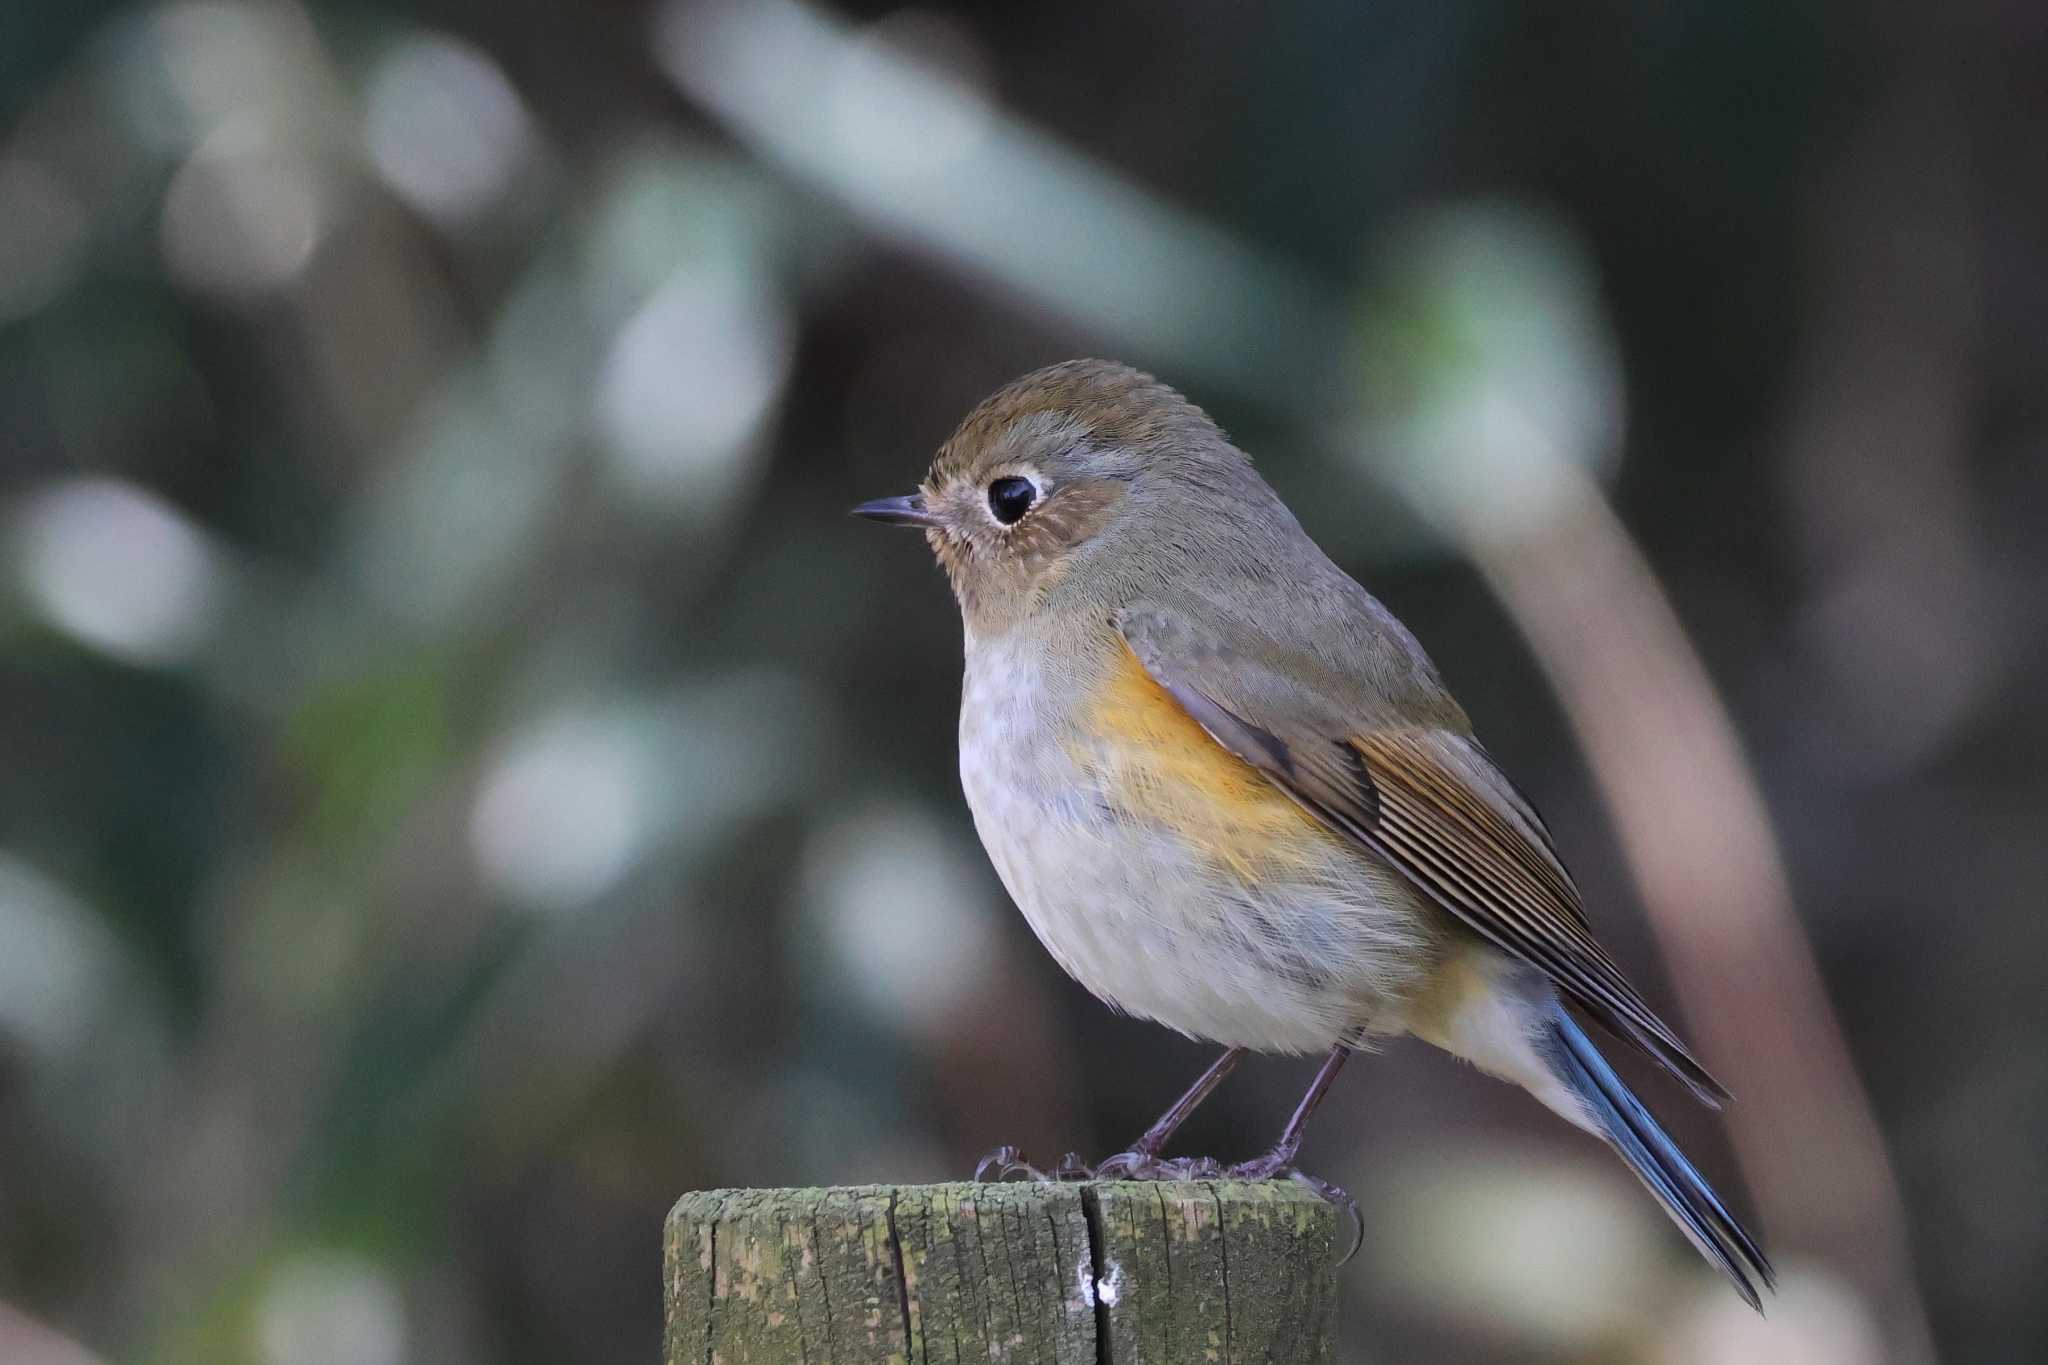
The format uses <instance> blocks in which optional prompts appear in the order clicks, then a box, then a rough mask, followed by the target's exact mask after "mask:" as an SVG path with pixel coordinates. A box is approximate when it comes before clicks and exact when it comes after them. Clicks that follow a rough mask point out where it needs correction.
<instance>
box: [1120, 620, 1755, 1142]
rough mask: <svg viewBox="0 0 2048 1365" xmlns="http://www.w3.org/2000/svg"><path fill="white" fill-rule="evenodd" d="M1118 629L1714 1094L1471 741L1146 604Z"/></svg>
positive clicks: (1482, 923) (1346, 818)
mask: <svg viewBox="0 0 2048 1365" xmlns="http://www.w3.org/2000/svg"><path fill="white" fill-rule="evenodd" d="M1117 626H1118V629H1119V630H1120V631H1121V632H1122V634H1123V637H1124V639H1125V641H1126V642H1127V643H1128V644H1129V645H1130V647H1131V651H1132V653H1133V654H1135V655H1136V656H1137V659H1138V661H1139V663H1141V664H1142V665H1144V667H1145V670H1146V671H1147V672H1148V673H1149V674H1151V676H1152V678H1153V679H1154V680H1155V681H1156V682H1158V683H1159V685H1160V686H1161V687H1162V688H1164V689H1165V690H1166V692H1167V694H1168V695H1169V696H1171V697H1173V698H1174V700H1175V701H1176V702H1178V703H1179V704H1180V706H1181V707H1182V708H1183V709H1184V710H1186V711H1187V713H1188V714H1189V716H1191V717H1192V718H1193V719H1194V720H1195V721H1196V722H1197V723H1198V724H1199V725H1201V727H1202V728H1203V730H1205V731H1206V732H1207V733H1208V734H1209V737H1210V738H1212V739H1214V740H1215V741H1216V742H1217V743H1218V744H1220V745H1221V746H1222V747H1223V748H1225V749H1226V750H1228V751H1229V752H1231V753H1232V754H1235V755H1236V756H1237V757H1238V758H1240V759H1242V760H1243V761H1244V762H1246V763H1248V764H1250V765H1251V766H1252V767H1253V768H1255V769H1257V770H1258V771H1259V772H1261V773H1263V774H1264V775H1265V776H1266V778H1267V779H1268V780H1269V781H1271V782H1273V783H1274V784H1275V785H1276V786H1278V787H1279V788H1280V790H1282V791H1283V792H1285V793H1287V795H1288V796H1290V797H1291V798H1293V799H1294V800H1295V801H1296V802H1298V803H1299V804H1300V805H1301V806H1302V807H1303V808H1304V809H1306V810H1307V811H1309V812H1310V813H1311V814H1313V815H1315V816H1316V817H1317V818H1318V819H1320V820H1321V821H1322V822H1323V823H1324V824H1325V825H1327V826H1329V827H1330V828H1331V829H1333V830H1335V831H1336V832H1337V833H1339V834H1341V835H1344V836H1346V837H1348V838H1350V839H1352V840H1353V841H1354V842H1356V843H1358V844H1359V845H1361V846H1362V847H1363V848H1364V849H1366V850H1367V851H1368V852H1369V853H1371V854H1372V855H1374V856H1376V857H1377V858H1379V859H1380V860H1381V861H1382V862H1384V863H1386V864H1388V865H1390V866H1391V867H1393V868H1394V869H1395V870H1396V871H1398V872H1399V873H1400V874H1401V875H1402V876H1403V877H1404V878H1405V879H1406V880H1407V881H1408V882H1409V883H1410V884H1412V885H1414V886H1415V887H1416V888H1417V889H1418V890H1420V891H1422V892H1423V893H1424V894H1425V895H1427V896H1429V897H1430V898H1431V899H1432V900H1434V901H1435V902H1436V903H1437V904H1438V905H1440V906H1442V907H1443V908H1444V909H1445V910H1447V911H1448V912H1450V913H1451V914H1452V915H1453V916H1455V917H1456V918H1457V919H1458V920H1460V921H1462V922H1463V923H1464V924H1465V925H1466V926H1468V927H1469V928H1470V929H1472V930H1473V931H1474V932H1476V933H1478V934H1479V935H1480V936H1481V937H1482V938H1484V939H1486V940H1487V941H1488V942H1490V943H1492V944H1494V945H1495V946H1496V947H1498V948H1500V949H1502V950H1503V951H1505V952H1508V953H1510V954H1512V955H1514V956H1516V957H1519V958H1521V959H1522V960H1524V961H1526V962H1528V963H1530V964H1531V965H1533V966H1535V967H1536V968H1537V969H1539V970H1540V971H1542V972H1543V973H1544V974H1545V975H1546V976H1548V977H1549V978H1550V979H1551V980H1552V981H1553V982H1555V983H1556V985H1557V987H1558V989H1560V990H1561V991H1563V992H1564V994H1565V995H1566V997H1567V998H1569V999H1570V1000H1572V1001H1573V1002H1574V1003H1575V1004H1577V1005H1578V1006H1579V1007H1580V1008H1581V1009H1584V1010H1585V1011H1586V1012H1587V1014H1589V1015H1590V1016H1591V1017H1592V1018H1594V1019H1595V1020H1597V1021H1598V1022H1599V1023H1600V1024H1601V1025H1602V1026H1603V1027H1605V1028H1607V1029H1609V1030H1611V1031H1612V1032H1614V1033H1616V1034H1617V1035H1619V1036H1620V1037H1622V1038H1625V1039H1627V1040H1628V1041H1630V1042H1632V1043H1634V1044H1635V1045H1636V1046H1638V1047H1640V1048H1642V1049H1643V1051H1645V1052H1647V1053H1648V1054H1649V1055H1650V1056H1652V1057H1653V1058H1655V1059H1656V1060H1657V1061H1658V1062H1660V1063H1662V1064H1663V1065H1664V1067H1665V1068H1667V1069H1668V1070H1669V1071H1671V1072H1672V1074H1674V1075H1675V1076H1677V1077H1678V1078H1679V1079H1680V1080H1681V1081H1683V1082H1684V1083H1685V1085H1686V1086H1687V1087H1688V1088H1689V1089H1690V1090H1691V1091H1692V1092H1693V1093H1694V1094H1695V1095H1696V1096H1698V1097H1699V1098H1700V1099H1701V1100H1702V1101H1704V1102H1705V1103H1707V1104H1710V1105H1718V1104H1719V1103H1720V1102H1721V1101H1722V1100H1724V1099H1726V1098H1727V1093H1728V1092H1727V1091H1726V1090H1724V1089H1723V1088H1722V1087H1721V1084H1720V1083H1719V1082H1718V1081H1716V1080H1715V1079H1714V1078H1713V1077H1712V1076H1711V1075H1709V1074H1708V1073H1707V1070H1706V1068H1705V1067H1703V1066H1701V1065H1700V1063H1699V1061H1698V1059H1696V1058H1695V1057H1694V1056H1693V1055H1692V1054H1691V1052H1690V1051H1688V1050H1687V1048H1686V1046H1685V1044H1684V1043H1682V1042H1681V1041H1679V1039H1678V1036H1677V1035H1676V1034H1675V1033H1673V1032H1672V1031H1671V1029H1670V1028H1669V1027H1668V1026H1667V1025H1666V1024H1665V1023H1664V1022H1663V1021H1662V1020H1661V1019H1659V1018H1658V1017H1657V1016H1656V1014H1655V1013H1654V1012H1653V1011H1652V1010H1651V1009H1650V1007H1649V1005H1648V1004H1647V1003H1646V1002H1645V1001H1644V1000H1643V998H1642V996H1641V995H1639V994H1638V993H1637V992H1636V989H1635V987H1633V986H1631V985H1630V984H1629V982H1628V980H1627V978H1626V977H1624V976H1623V975H1622V972H1621V968H1620V967H1619V966H1618V965H1617V964H1616V963H1615V961H1614V959H1613V958H1611V957H1609V956H1608V954H1607V952H1606V950H1605V949H1603V948H1602V947H1601V946H1600V945H1599V944H1598V943H1597V942H1596V941H1595V940H1594V938H1593V934H1592V928H1591V926H1590V925H1589V924H1588V923H1587V921H1586V915H1585V910H1584V908H1583V906H1582V904H1581V902H1580V898H1579V893H1578V888H1577V887H1576V886H1575V885H1574V884H1573V882H1572V878H1571V874H1570V872H1568V871H1567V870H1566V868H1565V866H1564V863H1563V861H1562V860H1561V859H1560V858H1559V857H1558V856H1557V851H1556V849H1555V848H1554V847H1553V846H1552V844H1551V840H1550V833H1549V831H1548V830H1547V829H1545V828H1544V825H1543V822H1542V820H1541V818H1540V817H1538V816H1537V814H1536V812H1535V810H1534V808H1533V807H1531V806H1530V805H1529V804H1528V803H1527V802H1526V801H1525V800H1523V799H1522V797H1521V795H1520V793H1518V792H1516V791H1515V789H1514V787H1513V786H1512V784H1510V783H1509V782H1508V780H1507V778H1506V777H1505V776H1504V775H1503V774H1502V773H1501V772H1500V770H1499V769H1498V768H1497V767H1495V766H1494V764H1493V760H1492V759H1491V758H1489V757H1488V756H1487V754H1486V752H1485V750H1483V749H1481V748H1480V747H1479V745H1478V743H1477V742H1476V741H1474V740H1473V739H1472V738H1471V737H1470V736H1469V735H1466V734H1463V733H1460V732H1458V731H1455V730H1452V729H1448V728H1446V727H1444V726H1442V725H1402V724H1389V723H1387V722H1385V721H1379V722H1377V723H1374V722H1371V721H1369V720H1367V719H1366V718H1360V717H1349V716H1346V715H1345V714H1344V710H1343V708H1341V707H1338V706H1335V705H1332V704H1329V703H1327V702H1326V701H1324V700H1323V699H1321V698H1318V697H1315V696H1314V695H1312V694H1309V693H1307V691H1306V689H1303V688H1301V687H1300V686H1298V685H1288V684H1292V679H1291V678H1289V679H1287V680H1285V683H1283V680H1282V679H1281V678H1280V677H1279V676H1278V675H1277V674H1276V673H1275V672H1274V671H1273V670H1270V669H1264V668H1261V667H1259V666H1257V665H1254V664H1252V663H1250V662H1249V661H1248V660H1247V658H1246V657H1245V655H1244V654H1242V653H1240V652H1237V651H1234V650H1231V649H1229V648H1228V647H1227V646H1224V645H1222V644H1221V643H1220V642H1218V641H1216V640H1215V639H1213V638H1212V637H1209V636H1207V635H1204V634H1202V633H1201V632H1200V631H1198V630H1197V629H1196V628H1195V627H1193V626H1192V625H1190V624H1189V623H1188V622H1187V621H1186V620H1185V618H1183V617H1181V616H1178V615H1176V614H1173V613H1168V612H1164V611H1162V610H1160V609H1158V608H1149V607H1148V608H1134V609H1130V610H1127V611H1125V612H1124V613H1122V614H1121V615H1120V616H1119V617H1118V620H1117Z"/></svg>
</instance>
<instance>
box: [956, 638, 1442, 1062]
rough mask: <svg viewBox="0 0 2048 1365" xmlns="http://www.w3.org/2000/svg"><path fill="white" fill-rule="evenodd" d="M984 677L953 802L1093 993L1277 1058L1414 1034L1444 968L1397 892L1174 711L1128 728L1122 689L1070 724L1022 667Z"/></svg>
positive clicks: (976, 684)
mask: <svg viewBox="0 0 2048 1365" xmlns="http://www.w3.org/2000/svg"><path fill="white" fill-rule="evenodd" d="M986 652H987V651H984V653H986ZM978 662H979V664H980V665H981V666H980V667H977V666H975V663H972V662H971V663H970V666H969V669H968V676H967V682H966V686H965V689H964V692H963V697H962V709H961V725H960V775H961V784H962V786H963V787H964V788H965V791H966V795H967V801H968V805H969V807H970V809H971V810H972V811H973V813H974V821H975V827H976V829H977V830H978V831H979V833H980V835H981V840H982V843H983V845H984V846H985V847H986V848H987V850H988V853H989V858H990V860H991V861H992V862H993V863H994V864H995V867H996V871H997V874H998V875H999V876H1000V877H1001V878H1002V881H1003V884H1004V886H1005V887H1006V888H1007V889H1008V890H1009V892H1010V896H1011V898H1012V899H1013V900H1015V901H1016V903H1017V906H1018V908H1019V909H1020V910H1022V911H1023V913H1024V917H1025V919H1026V920H1027V921H1028V922H1029V923H1030V925H1031V928H1032V930H1033V932H1034V933H1036V934H1037V936H1038V938H1039V940H1040V941H1041V942H1042V943H1044V944H1045V946H1046V948H1047V950H1048V951H1049V952H1051V953H1052V955H1053V957H1054V958H1055V959H1056V960H1057V961H1058V962H1059V964H1060V965H1061V966H1062V967H1063V968H1065V969H1066V970H1067V972H1069V973H1070V974H1071V975H1072V976H1074V977H1075V978H1076V979H1077V980H1079V981H1080V982H1081V984H1082V985H1084V986H1086V987H1087V988H1088V989H1089V990H1091V991H1093V992H1094V993H1095V994H1096V995H1098V996H1100V997H1102V998H1103V999H1104V1000H1106V1001H1108V1002H1110V1003H1111V1004H1113V1005H1115V1006H1116V1007H1118V1008H1119V1009H1122V1010H1125V1011H1127V1012H1129V1013H1131V1014H1135V1015H1140V1016H1143V1017H1145V1018H1149V1019H1154V1020H1157V1021H1158V1022H1160V1023H1163V1024H1166V1025H1167V1026H1169V1027H1171V1028H1175V1029H1178V1030H1179V1031H1181V1032H1183V1033H1186V1034H1190V1035H1192V1036H1195V1037H1200V1038H1207V1039H1211V1040H1214V1041H1216V1042H1220V1043H1225V1044H1230V1045H1242V1046H1247V1047H1255V1048H1259V1049H1262V1050H1267V1051H1278V1052H1307V1051H1314V1050H1319V1049H1322V1048H1326V1047H1328V1046H1329V1045H1330V1044H1332V1043H1333V1042H1336V1041H1337V1040H1338V1039H1340V1038H1343V1037H1346V1036H1348V1035H1350V1034H1352V1033H1354V1032H1356V1031H1358V1030H1361V1029H1365V1030H1370V1031H1373V1032H1380V1031H1399V1030H1401V1029H1402V1028H1404V1027H1405V1015H1406V1009H1407V1004H1408V1002H1409V1000H1410V999H1412V998H1413V997H1414V995H1415V993H1416V991H1417V988H1418V985H1419V982H1420V980H1421V978H1422V977H1423V975H1424V974H1425V973H1426V972H1427V970H1428V968H1429V966H1430V964H1431V963H1433V962H1434V961H1435V960H1436V957H1437V956H1438V954H1439V952H1440V951H1441V948H1440V943H1439V940H1438V935H1437V934H1436V933H1434V932H1433V930H1432V924H1433V921H1432V920H1431V919H1430V918H1429V917H1428V916H1427V915H1426V913H1425V912H1422V911H1421V910H1420V909H1419V908H1418V907H1416V906H1414V905H1413V904H1412V902H1411V898H1410V897H1408V896H1407V895H1406V894H1405V893H1404V891H1403V888H1401V887H1400V886H1399V885H1398V884H1396V883H1395V882H1394V881H1393V879H1392V878H1391V877H1390V875H1388V874H1386V873H1385V872H1384V871H1383V870H1382V869H1379V868H1378V867H1377V866H1375V865H1373V864H1372V863H1370V862H1369V860H1368V859H1367V858H1366V857H1365V855H1363V854H1362V853H1360V852H1357V851H1355V850H1353V849H1351V848H1350V847H1349V846H1347V845H1344V844H1342V843H1341V842H1339V841H1338V840H1337V839H1335V838H1334V837H1333V836H1330V835H1328V834H1327V833H1326V832H1325V831H1323V830H1322V828H1321V827H1320V826H1318V825H1315V824H1314V823H1313V822H1312V821H1311V820H1309V819H1308V817H1306V816H1305V815H1303V814H1302V813H1301V812H1300V810H1299V809H1298V808H1296V807H1295V806H1294V805H1293V803H1292V802H1290V801H1288V800H1287V798H1286V797H1285V796H1284V795H1282V794H1281V793H1279V792H1278V791H1277V789H1274V788H1272V787H1271V786H1270V785H1269V784H1267V783H1266V782H1265V780H1264V778H1262V777H1260V776H1259V775H1258V774H1257V773H1256V772H1254V771H1252V770H1251V769H1250V768H1248V767H1245V766H1244V765H1242V764H1241V763H1239V762H1238V760H1236V759H1235V758H1232V757H1231V756H1230V755H1229V754H1227V753H1225V752H1224V751H1223V750H1222V749H1220V748H1218V747H1216V746H1215V744H1214V741H1213V740H1210V739H1209V738H1208V737H1207V736H1206V735H1205V734H1203V733H1202V732H1201V731H1200V729H1199V727H1196V726H1195V725H1194V724H1193V722H1192V721H1186V720H1185V717H1183V716H1181V714H1180V713H1179V711H1178V708H1177V707H1176V708H1174V709H1173V711H1172V713H1171V715H1170V716H1169V715H1167V714H1165V713H1158V714H1156V715H1155V714H1151V713H1144V714H1142V715H1130V714H1125V715H1122V716H1121V717H1119V716H1117V715H1115V714H1113V712H1114V710H1115V708H1118V707H1146V706H1149V705H1151V704H1152V701H1153V699H1152V698H1150V697H1149V696H1148V695H1146V694H1144V693H1142V692H1141V691H1139V690H1135V689H1131V688H1128V687H1126V686H1125V685H1124V684H1122V683H1119V682H1118V681H1117V680H1116V679H1112V680H1111V681H1110V683H1109V685H1108V690H1106V691H1105V690H1103V689H1096V690H1095V693H1094V702H1093V704H1091V706H1090V707H1089V708H1087V711H1086V713H1085V714H1077V713H1076V710H1075V709H1074V708H1063V707H1061V706H1059V705H1057V704H1053V702H1052V699H1051V698H1050V696H1049V693H1048V691H1047V689H1046V688H1044V687H1043V686H1042V685H1041V682H1042V680H1041V676H1040V673H1039V670H1038V669H1037V667H1036V666H1035V665H1034V663H1033V662H1032V661H1030V660H1029V659H1022V658H1012V659H1010V660H1008V661H1007V662H998V661H996V660H993V659H989V658H986V657H984V658H983V659H981V660H979V661H978ZM1145 682H1146V683H1147V684H1148V685H1149V679H1147V680H1145ZM1126 693H1128V695H1126ZM1167 704H1168V705H1171V703H1170V702H1169V703H1167ZM1104 708H1109V710H1110V712H1111V714H1108V715H1104V714H1099V713H1102V712H1103V711H1104ZM1103 720H1107V721H1108V722H1109V724H1108V726H1107V729H1106V730H1105V727H1104V726H1103V725H1102V724H1099V723H1098V722H1100V721H1103ZM1180 723H1184V724H1185V725H1186V727H1187V729H1188V731H1190V732H1191V734H1189V735H1185V736H1184V735H1180V734H1177V733H1175V732H1174V729H1173V727H1174V726H1175V725H1176V724H1180ZM1162 736H1163V738H1162ZM1183 739H1186V740H1189V741H1190V743H1189V744H1187V745H1186V746H1185V747H1183V746H1182V745H1181V744H1180V741H1181V740H1183ZM1197 744H1198V745H1199V747H1195V746H1196V745H1197Z"/></svg>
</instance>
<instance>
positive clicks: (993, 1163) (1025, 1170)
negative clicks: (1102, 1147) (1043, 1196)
mask: <svg viewBox="0 0 2048 1365" xmlns="http://www.w3.org/2000/svg"><path fill="white" fill-rule="evenodd" d="M1013 1175H1016V1176H1023V1177H1024V1178H1025V1179H1026V1180H1037V1181H1040V1182H1042V1183H1045V1184H1051V1183H1052V1182H1054V1181H1057V1180H1093V1179H1094V1178H1095V1171H1094V1169H1093V1168H1092V1167H1090V1166H1089V1165H1088V1163H1087V1162H1085V1161H1083V1160H1081V1154H1080V1153H1079V1152H1068V1153H1067V1154H1066V1155H1065V1156H1063V1157H1061V1158H1060V1159H1059V1164H1058V1165H1056V1166H1054V1167H1053V1168H1052V1169H1051V1170H1049V1171H1046V1170H1041V1169H1039V1168H1038V1167H1036V1166H1034V1165H1032V1164H1031V1163H1030V1162H1029V1161H1026V1160H1025V1159H1024V1153H1023V1152H1022V1151H1021V1150H1019V1149H1018V1148H1016V1147H1012V1146H1010V1145H1008V1144H1007V1143H1006V1144H1004V1145H1003V1146H1001V1147H998V1148H996V1149H995V1150H994V1151H993V1152H990V1153H989V1154H988V1155H987V1156H985V1157H983V1158H982V1159H981V1160H980V1161H979V1162H977V1163H976V1164H975V1167H974V1178H975V1179H976V1180H980V1181H988V1180H1007V1179H1009V1178H1010V1177H1011V1176H1013Z"/></svg>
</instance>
